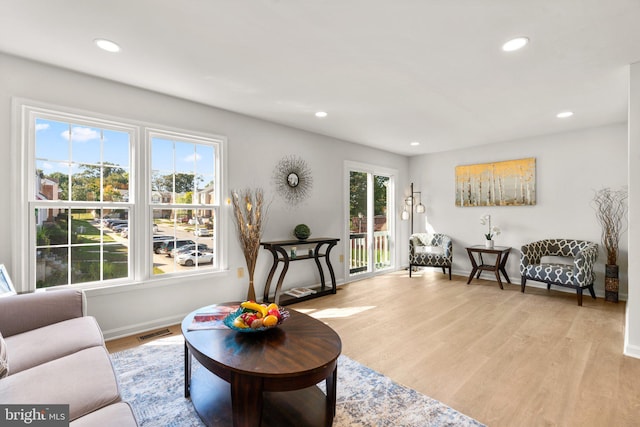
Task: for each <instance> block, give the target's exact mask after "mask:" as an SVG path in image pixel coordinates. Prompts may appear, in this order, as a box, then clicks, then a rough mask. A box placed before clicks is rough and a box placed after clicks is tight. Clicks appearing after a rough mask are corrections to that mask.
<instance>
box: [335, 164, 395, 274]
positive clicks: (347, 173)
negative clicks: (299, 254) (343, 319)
mask: <svg viewBox="0 0 640 427" xmlns="http://www.w3.org/2000/svg"><path fill="white" fill-rule="evenodd" d="M351 172H361V173H366V174H367V175H368V176H367V211H368V212H367V215H366V217H367V234H368V238H367V241H368V245H367V255H368V259H369V260H370V261H369V262H368V265H367V270H366V271H363V272H358V273H354V274H352V273H351V272H350V270H351V268H350V264H351V245H350V239H351V230H350V229H351V227H350V224H351V215H350V211H349V210H350V209H349V208H350V204H349V199H350V195H351V188H350V182H351V181H350V178H351ZM373 176H384V177H388V178H389V184H388V186H387V213H386V220H387V231H388V233H389V256H390V260H389V261H390V265H389V266H388V267H384V268H377V267H376V263H375V257H374V255H375V254H374V251H375V248H374V244H373V242H374V239H373V233H374V215H369V214H368V213H369V212H373V211H374V200H373V199H374V198H373V185H372V183H373ZM397 176H398V171H397V170H395V169H390V168H387V167H383V166H377V165H371V164H367V163H360V162H354V161H348V160H347V161H345V162H344V199H343V200H344V201H345V202H344V224H345V225H344V236H343V238H344V242H345V243H344V246H343V247H344V248H345V250H344V253H345V262H344V277H345V283H346V282H350V281H353V280H360V279H363V278H366V277H371V276H375V275H377V274H380V273H381V272H388V271H393V270H394V269H395V268H396V267H397V266H396V260H397V259H398V257H397V253H396V252H397V246H396V244H395V242H396V223H397V220H398V218H397V215H396V185H397V184H396V181H397V179H396V178H397Z"/></svg>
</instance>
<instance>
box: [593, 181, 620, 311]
mask: <svg viewBox="0 0 640 427" xmlns="http://www.w3.org/2000/svg"><path fill="white" fill-rule="evenodd" d="M626 202H627V191H626V190H624V189H621V190H612V189H610V188H603V189H602V190H599V191H596V194H595V196H594V198H593V203H594V205H595V211H596V218H598V222H599V223H600V226H601V227H602V245H603V246H604V249H605V251H606V252H607V264H606V265H605V275H604V291H605V301H611V302H618V289H619V287H620V279H619V278H618V248H619V243H620V236H621V235H622V231H623V230H624V224H625V223H624V221H623V220H624V217H625V212H626V209H627V203H626Z"/></svg>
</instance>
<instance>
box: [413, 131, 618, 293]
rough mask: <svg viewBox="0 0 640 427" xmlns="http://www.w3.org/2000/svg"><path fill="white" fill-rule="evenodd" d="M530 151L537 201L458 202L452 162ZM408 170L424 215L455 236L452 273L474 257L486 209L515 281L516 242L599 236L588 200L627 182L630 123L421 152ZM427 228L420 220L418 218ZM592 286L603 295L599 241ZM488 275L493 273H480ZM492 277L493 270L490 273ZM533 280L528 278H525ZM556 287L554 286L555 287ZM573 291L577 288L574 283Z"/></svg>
mask: <svg viewBox="0 0 640 427" xmlns="http://www.w3.org/2000/svg"><path fill="white" fill-rule="evenodd" d="M527 157H535V159H536V192H537V203H536V205H534V206H518V207H513V206H504V207H456V206H455V194H454V191H455V185H454V183H455V167H456V166H458V165H467V164H474V163H486V162H493V161H501V160H512V159H520V158H527ZM409 172H410V176H411V177H412V180H413V181H414V182H415V187H416V191H422V195H423V197H424V200H423V202H424V203H425V204H426V206H427V218H426V219H427V221H428V222H429V223H430V224H431V225H432V226H433V227H434V228H435V230H436V231H438V232H442V233H446V234H449V235H451V237H452V238H453V241H454V263H453V271H454V273H455V274H460V275H465V276H468V274H469V272H470V271H471V263H470V262H469V258H468V256H467V253H466V250H465V249H464V248H465V247H467V246H470V245H478V244H483V242H484V237H483V233H485V232H486V230H485V228H486V227H483V226H481V225H480V223H479V219H480V216H482V215H483V214H485V213H489V214H491V217H492V222H493V225H498V226H499V227H500V228H501V229H502V234H500V235H499V236H497V237H496V239H495V240H496V245H502V246H511V247H513V249H512V251H511V253H510V256H509V260H508V264H507V273H508V275H509V277H510V279H511V281H512V283H515V284H518V285H519V284H520V273H519V269H518V266H519V257H520V247H521V246H522V245H523V244H525V243H528V242H532V241H535V240H539V239H544V238H571V239H583V240H590V241H594V242H598V243H600V227H599V225H598V223H597V220H596V217H595V214H594V210H593V209H592V207H591V200H592V198H593V195H594V190H598V189H600V188H603V187H612V188H620V187H622V186H626V185H627V128H626V125H624V124H619V125H611V126H606V127H599V128H592V129H587V130H583V131H580V132H571V133H564V134H556V135H550V136H544V137H537V138H529V139H523V140H518V141H509V142H502V143H495V144H491V145H486V146H483V147H478V148H471V149H464V150H458V151H448V152H443V153H437V154H429V155H423V156H420V157H415V158H412V159H411V160H410V168H409ZM421 227H422V229H424V224H421ZM599 251H600V254H599V258H598V264H597V279H596V286H595V288H596V293H597V294H598V295H601V296H603V295H604V261H606V257H605V252H604V250H603V248H602V245H601V244H600V250H599ZM619 265H620V294H621V297H623V298H624V297H625V296H626V293H627V283H628V281H627V268H628V263H627V239H626V235H625V236H624V237H623V238H622V241H621V245H620V258H619ZM482 277H484V278H487V279H491V278H492V275H491V273H487V272H485V273H483V276H482ZM493 280H495V277H494V278H493ZM530 285H531V286H535V285H536V282H532V281H528V282H527V286H530ZM556 289H558V288H557V287H556ZM574 292H575V291H574Z"/></svg>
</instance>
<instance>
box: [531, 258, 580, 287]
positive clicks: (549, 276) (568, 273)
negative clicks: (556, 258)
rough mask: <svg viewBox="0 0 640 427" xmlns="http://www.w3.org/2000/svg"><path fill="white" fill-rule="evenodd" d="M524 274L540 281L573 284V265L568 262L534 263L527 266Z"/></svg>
mask: <svg viewBox="0 0 640 427" xmlns="http://www.w3.org/2000/svg"><path fill="white" fill-rule="evenodd" d="M524 275H525V276H526V277H527V278H529V279H532V280H537V281H540V282H547V283H548V282H552V283H558V284H560V283H562V284H565V285H572V284H573V265H567V264H554V263H549V264H532V265H528V266H526V267H525V270H524Z"/></svg>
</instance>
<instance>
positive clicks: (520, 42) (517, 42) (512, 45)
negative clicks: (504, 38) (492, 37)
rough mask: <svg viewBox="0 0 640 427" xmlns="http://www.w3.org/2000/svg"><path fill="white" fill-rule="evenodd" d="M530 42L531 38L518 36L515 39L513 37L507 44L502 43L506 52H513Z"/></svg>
mask: <svg viewBox="0 0 640 427" xmlns="http://www.w3.org/2000/svg"><path fill="white" fill-rule="evenodd" d="M527 43H529V39H528V38H527V37H516V38H515V39H511V40H509V41H508V42H506V43H505V44H503V45H502V50H504V51H505V52H513V51H514V50H518V49H522V48H523V47H525V46H526V45H527Z"/></svg>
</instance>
